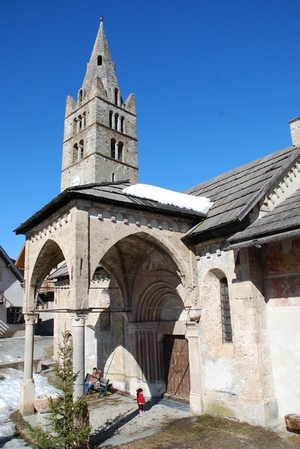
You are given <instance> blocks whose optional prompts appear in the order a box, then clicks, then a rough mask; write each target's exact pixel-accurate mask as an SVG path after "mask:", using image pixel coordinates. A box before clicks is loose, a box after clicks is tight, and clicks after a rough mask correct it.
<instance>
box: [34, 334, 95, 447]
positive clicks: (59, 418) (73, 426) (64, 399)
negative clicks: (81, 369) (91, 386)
mask: <svg viewBox="0 0 300 449" xmlns="http://www.w3.org/2000/svg"><path fill="white" fill-rule="evenodd" d="M72 353H73V348H72V345H71V343H70V342H69V341H66V340H64V343H63V344H62V346H61V347H60V349H59V357H60V363H57V364H56V366H55V387H57V388H58V389H59V390H60V391H61V393H59V394H58V396H57V397H54V398H51V397H49V398H48V405H49V409H50V416H49V419H50V422H51V424H52V429H53V431H52V432H49V431H47V432H43V431H42V430H41V429H40V428H36V429H32V431H31V436H32V438H33V440H34V444H35V447H36V448H38V449H54V448H55V449H73V448H80V449H86V448H88V447H89V444H88V439H89V434H90V431H91V427H90V426H89V417H88V409H87V403H86V400H85V397H84V396H81V397H80V398H79V399H77V400H76V401H74V380H75V379H76V377H77V374H74V372H73V363H72Z"/></svg>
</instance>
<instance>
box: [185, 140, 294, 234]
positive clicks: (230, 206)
mask: <svg viewBox="0 0 300 449" xmlns="http://www.w3.org/2000/svg"><path fill="white" fill-rule="evenodd" d="M299 157H300V147H294V146H289V147H287V148H284V149H283V150H280V151H277V152H275V153H272V154H270V155H268V156H264V157H262V158H260V159H257V160H255V161H253V162H250V163H248V164H245V165H242V166H241V167H238V168H236V169H234V170H230V171H228V172H226V173H224V174H222V175H219V176H217V177H215V178H212V179H211V180H209V181H206V182H203V183H201V184H198V185H197V186H195V187H192V188H191V189H189V190H187V191H186V192H185V193H188V194H192V195H199V196H206V197H208V198H209V199H210V200H211V201H213V203H214V204H213V206H212V208H211V209H210V210H209V212H208V214H207V218H206V219H205V220H204V221H202V222H201V223H199V224H197V225H196V226H195V227H194V228H193V229H191V230H190V231H189V232H188V233H187V234H186V236H185V237H195V236H198V238H199V236H200V234H203V233H205V234H207V233H209V232H212V231H213V230H214V231H215V232H218V231H220V230H221V228H224V226H225V227H226V229H228V226H230V228H231V231H233V232H236V231H238V230H240V229H238V227H236V228H235V225H238V226H239V227H240V228H241V223H243V226H244V227H246V226H247V225H249V224H250V221H248V214H249V212H250V211H251V210H252V209H253V207H254V206H255V205H256V204H257V203H258V202H259V201H260V200H261V199H262V198H263V197H264V195H265V194H266V193H267V192H268V190H269V189H270V188H271V187H272V186H274V185H275V184H276V182H277V181H278V180H279V179H280V178H281V177H282V176H284V174H285V173H286V172H287V171H288V170H289V168H290V167H291V166H292V165H293V164H294V163H295V161H296V160H298V159H299ZM231 233H232V232H231Z"/></svg>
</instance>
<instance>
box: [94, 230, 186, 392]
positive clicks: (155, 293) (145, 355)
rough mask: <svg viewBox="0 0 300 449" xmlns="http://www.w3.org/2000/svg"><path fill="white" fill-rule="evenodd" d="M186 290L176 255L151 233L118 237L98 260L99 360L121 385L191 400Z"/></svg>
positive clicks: (97, 327) (97, 333)
mask: <svg viewBox="0 0 300 449" xmlns="http://www.w3.org/2000/svg"><path fill="white" fill-rule="evenodd" d="M97 273H98V274H97ZM183 292H184V287H183V285H182V281H181V277H180V273H179V269H178V267H177V265H176V264H175V262H174V260H173V259H172V255H171V254H170V253H169V252H168V251H167V249H166V248H164V247H163V246H162V245H161V243H160V244H159V243H158V242H157V241H155V240H154V239H153V238H150V237H149V236H147V235H146V234H143V233H140V234H135V235H131V236H128V237H126V238H124V239H122V240H120V241H118V242H117V243H115V244H114V245H113V246H112V247H111V248H110V249H109V250H108V251H107V252H106V254H105V255H104V257H102V259H101V260H100V261H99V263H98V265H97V267H96V269H95V271H94V275H93V280H92V282H91V285H90V307H95V308H97V307H98V308H99V315H98V318H97V320H96V315H95V320H96V321H95V322H94V328H95V338H96V341H97V343H96V345H97V364H98V366H99V367H101V369H102V371H103V373H104V375H105V377H107V378H110V379H113V383H114V386H115V387H116V388H119V389H121V390H126V391H129V392H130V393H131V394H134V392H135V390H136V389H137V388H138V387H139V386H142V388H144V390H145V392H146V394H148V395H151V396H154V397H155V396H156V397H157V396H158V397H160V396H162V395H164V394H167V395H168V396H174V397H175V396H176V397H177V398H182V399H185V400H188V398H189V393H190V392H189V362H188V360H189V357H188V345H187V340H186V339H185V332H186V326H185V323H186V321H187V312H186V309H185V305H184V293H183ZM182 342H184V344H183V346H184V347H183V346H182V344H181V343H182ZM87 344H88V342H87ZM179 345H180V348H181V349H179ZM178 351H181V364H180V371H179V372H178V367H179V364H178ZM183 359H184V362H183ZM175 372H176V373H177V374H176V376H174V374H175ZM175 377H176V378H175ZM183 384H184V385H185V389H182V388H181V387H182V385H183Z"/></svg>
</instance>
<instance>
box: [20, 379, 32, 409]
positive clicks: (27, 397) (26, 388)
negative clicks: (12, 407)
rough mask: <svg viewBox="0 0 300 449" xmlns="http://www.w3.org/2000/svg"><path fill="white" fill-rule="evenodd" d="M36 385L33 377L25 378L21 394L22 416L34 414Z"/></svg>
mask: <svg viewBox="0 0 300 449" xmlns="http://www.w3.org/2000/svg"><path fill="white" fill-rule="evenodd" d="M34 397H35V385H34V380H33V379H23V381H22V386H21V396H20V413H21V415H22V416H29V415H33V414H34Z"/></svg>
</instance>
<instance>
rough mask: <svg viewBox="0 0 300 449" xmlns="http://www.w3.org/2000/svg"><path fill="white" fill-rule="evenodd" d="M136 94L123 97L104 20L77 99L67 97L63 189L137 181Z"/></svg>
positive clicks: (101, 22)
mask: <svg viewBox="0 0 300 449" xmlns="http://www.w3.org/2000/svg"><path fill="white" fill-rule="evenodd" d="M137 153H138V151H137V135H136V110H135V96H134V94H129V96H128V98H127V99H126V100H125V102H123V101H122V98H121V94H120V89H119V86H118V81H117V77H116V72H115V64H114V63H113V61H112V59H111V55H110V51H109V47H108V43H107V40H106V36H105V32H104V27H103V21H102V20H101V21H100V26H99V30H98V34H97V37H96V41H95V44H94V47H93V51H92V54H91V58H90V61H89V63H88V65H87V69H86V74H85V77H84V80H83V84H82V87H81V88H80V89H79V91H78V97H77V100H75V99H74V98H72V97H71V96H68V97H67V101H66V113H65V127H64V143H63V156H62V170H61V190H62V191H63V190H65V189H66V188H68V187H70V186H73V185H79V184H80V185H86V184H94V183H99V182H114V181H123V180H129V181H130V182H131V183H132V184H136V183H137V181H138V158H137V155H138V154H137Z"/></svg>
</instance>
